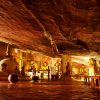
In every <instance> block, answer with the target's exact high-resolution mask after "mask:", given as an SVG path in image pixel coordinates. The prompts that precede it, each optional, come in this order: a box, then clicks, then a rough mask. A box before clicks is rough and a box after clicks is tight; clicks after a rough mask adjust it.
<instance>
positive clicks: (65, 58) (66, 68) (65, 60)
mask: <svg viewBox="0 0 100 100" xmlns="http://www.w3.org/2000/svg"><path fill="white" fill-rule="evenodd" d="M61 62H62V63H61V70H62V74H64V73H67V74H68V75H70V63H71V56H69V55H62V61H61Z"/></svg>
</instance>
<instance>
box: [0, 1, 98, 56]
mask: <svg viewBox="0 0 100 100" xmlns="http://www.w3.org/2000/svg"><path fill="white" fill-rule="evenodd" d="M0 41H1V42H5V43H8V44H10V45H14V46H16V47H18V48H23V49H30V50H34V51H38V52H41V53H44V54H47V55H50V56H52V55H57V54H63V53H64V54H79V55H81V54H88V53H90V52H96V53H97V54H98V55H99V54H100V0H0Z"/></svg>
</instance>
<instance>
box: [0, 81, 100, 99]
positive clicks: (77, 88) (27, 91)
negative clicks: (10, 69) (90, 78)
mask: <svg viewBox="0 0 100 100" xmlns="http://www.w3.org/2000/svg"><path fill="white" fill-rule="evenodd" d="M0 100H100V90H99V89H98V88H91V87H89V86H87V85H85V84H84V83H82V82H76V81H73V80H72V79H66V80H62V81H38V82H32V81H19V82H18V83H16V84H10V83H9V82H8V81H0Z"/></svg>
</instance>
